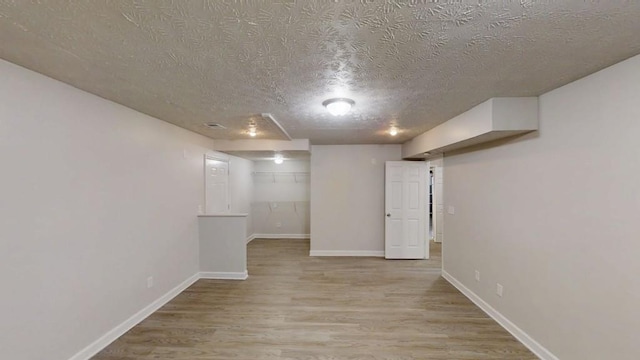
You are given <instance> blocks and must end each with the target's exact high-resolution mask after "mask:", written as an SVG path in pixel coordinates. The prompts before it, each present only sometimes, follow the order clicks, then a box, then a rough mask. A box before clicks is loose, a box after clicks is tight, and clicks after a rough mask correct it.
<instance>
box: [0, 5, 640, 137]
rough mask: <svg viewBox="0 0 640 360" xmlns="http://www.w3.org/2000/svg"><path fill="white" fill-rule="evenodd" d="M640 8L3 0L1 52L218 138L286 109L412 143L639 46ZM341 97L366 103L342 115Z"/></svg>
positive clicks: (305, 131)
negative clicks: (337, 113)
mask: <svg viewBox="0 0 640 360" xmlns="http://www.w3.org/2000/svg"><path fill="white" fill-rule="evenodd" d="M639 19H640V1H615V0H612V1H605V0H601V1H597V0H565V1H553V0H544V1H542V0H517V1H509V0H476V1H463V0H457V1H445V0H443V1H437V0H405V1H403V0H380V1H375V0H359V1H346V0H345V1H338V0H336V1H325V0H315V1H314V0H309V1H296V0H280V1H258V0H255V1H250V0H245V1H241V0H237V1H222V0H220V1H216V0H208V1H206V0H201V1H186V0H185V1H168V0H165V1H158V0H152V1H109V0H102V1H97V0H93V1H89V0H75V1H70V0H51V1H44V0H43V1H27V0H24V1H19V0H13V1H10V0H0V57H1V58H3V59H5V60H8V61H11V62H14V63H16V64H19V65H22V66H25V67H27V68H30V69H32V70H35V71H38V72H40V73H42V74H45V75H48V76H50V77H53V78H56V79H59V80H61V81H64V82H66V83H69V84H71V85H73V86H76V87H78V88H80V89H83V90H86V91H88V92H91V93H94V94H97V95H99V96H102V97H104V98H107V99H110V100H113V101H115V102H117V103H120V104H123V105H126V106H128V107H131V108H133V109H136V110H139V111H141V112H144V113H147V114H149V115H153V116H155V117H158V118H160V119H162V120H165V121H168V122H171V123H174V124H176V125H178V126H181V127H184V128H187V129H190V130H193V131H195V132H198V133H201V134H204V135H207V136H210V137H212V138H227V139H232V138H239V137H245V136H246V134H245V131H246V129H245V128H246V126H247V124H248V122H249V121H250V118H251V117H252V116H255V114H260V113H271V114H273V116H274V117H275V118H276V119H277V120H278V122H279V123H280V124H281V125H282V126H283V127H284V128H285V130H286V131H287V132H288V133H289V134H290V135H291V137H293V138H309V139H311V140H312V142H313V143H314V144H343V143H399V142H403V141H406V140H408V139H410V138H412V137H414V136H416V135H418V134H420V133H422V132H424V131H426V130H428V129H430V128H432V127H433V126H435V125H437V124H439V123H441V122H443V121H446V120H448V119H449V118H451V117H453V116H455V115H457V114H459V113H461V112H463V111H465V110H467V109H469V108H471V107H472V106H474V105H476V104H478V103H480V102H482V101H484V100H486V99H488V98H491V97H494V96H531V95H538V94H541V93H543V92H545V91H547V90H549V89H553V88H555V87H557V86H560V85H563V84H565V83H568V82H570V81H572V80H575V79H577V78H580V77H582V76H584V75H587V74H589V73H592V72H594V71H596V70H599V69H601V68H603V67H605V66H608V65H611V64H613V63H615V62H618V61H620V60H623V59H625V58H628V57H630V56H632V55H635V54H638V53H640V20H639ZM336 96H346V97H350V98H352V99H354V100H355V101H356V106H355V108H354V109H353V110H354V111H353V112H352V113H351V114H349V115H348V116H344V117H340V118H337V117H332V116H330V115H329V114H327V113H326V111H325V109H324V108H323V107H322V105H321V103H322V101H323V100H325V99H327V98H331V97H336ZM205 122H216V123H221V124H223V125H225V126H226V127H227V129H226V130H211V129H209V128H207V127H206V126H204V125H203V123H205ZM392 124H395V125H397V126H398V127H399V128H400V129H401V132H400V134H399V135H398V136H396V137H390V136H388V135H387V134H386V133H385V131H386V130H387V129H388V127H389V126H390V125H392ZM267 128H268V129H258V130H259V131H260V132H261V133H260V136H259V137H261V138H275V139H281V138H283V137H282V133H281V132H278V131H275V130H274V129H273V127H268V126H267Z"/></svg>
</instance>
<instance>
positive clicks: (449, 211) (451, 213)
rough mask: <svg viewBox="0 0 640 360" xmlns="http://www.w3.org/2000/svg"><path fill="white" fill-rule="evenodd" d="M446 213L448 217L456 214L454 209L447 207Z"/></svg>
mask: <svg viewBox="0 0 640 360" xmlns="http://www.w3.org/2000/svg"><path fill="white" fill-rule="evenodd" d="M447 213H448V214H449V215H453V214H455V213H456V208H454V207H453V206H451V205H449V207H447Z"/></svg>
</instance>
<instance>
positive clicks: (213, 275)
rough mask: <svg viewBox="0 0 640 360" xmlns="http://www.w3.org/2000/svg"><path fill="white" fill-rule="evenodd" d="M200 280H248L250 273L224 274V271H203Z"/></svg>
mask: <svg viewBox="0 0 640 360" xmlns="http://www.w3.org/2000/svg"><path fill="white" fill-rule="evenodd" d="M199 275H200V279H216V280H247V278H248V277H249V273H248V272H247V270H245V271H243V272H223V271H201V272H200V273H199Z"/></svg>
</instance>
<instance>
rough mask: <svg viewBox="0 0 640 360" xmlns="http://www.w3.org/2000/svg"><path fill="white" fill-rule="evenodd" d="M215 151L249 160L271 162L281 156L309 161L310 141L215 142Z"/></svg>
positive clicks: (254, 140)
mask: <svg viewBox="0 0 640 360" xmlns="http://www.w3.org/2000/svg"><path fill="white" fill-rule="evenodd" d="M213 149H214V150H216V151H221V152H224V153H227V154H230V155H234V156H238V157H241V158H245V159H249V160H269V159H273V157H274V154H276V153H277V154H280V155H282V156H283V157H284V158H285V159H287V160H308V159H309V156H310V154H311V143H310V142H309V139H293V140H290V141H285V140H259V139H251V140H214V141H213Z"/></svg>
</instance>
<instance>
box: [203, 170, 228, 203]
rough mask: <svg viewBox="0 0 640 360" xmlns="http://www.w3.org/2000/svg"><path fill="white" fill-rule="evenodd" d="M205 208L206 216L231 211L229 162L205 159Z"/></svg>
mask: <svg viewBox="0 0 640 360" xmlns="http://www.w3.org/2000/svg"><path fill="white" fill-rule="evenodd" d="M204 171H205V181H204V183H205V208H206V214H216V213H223V212H228V211H229V195H228V186H229V162H228V161H226V160H218V159H213V158H205V168H204Z"/></svg>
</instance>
